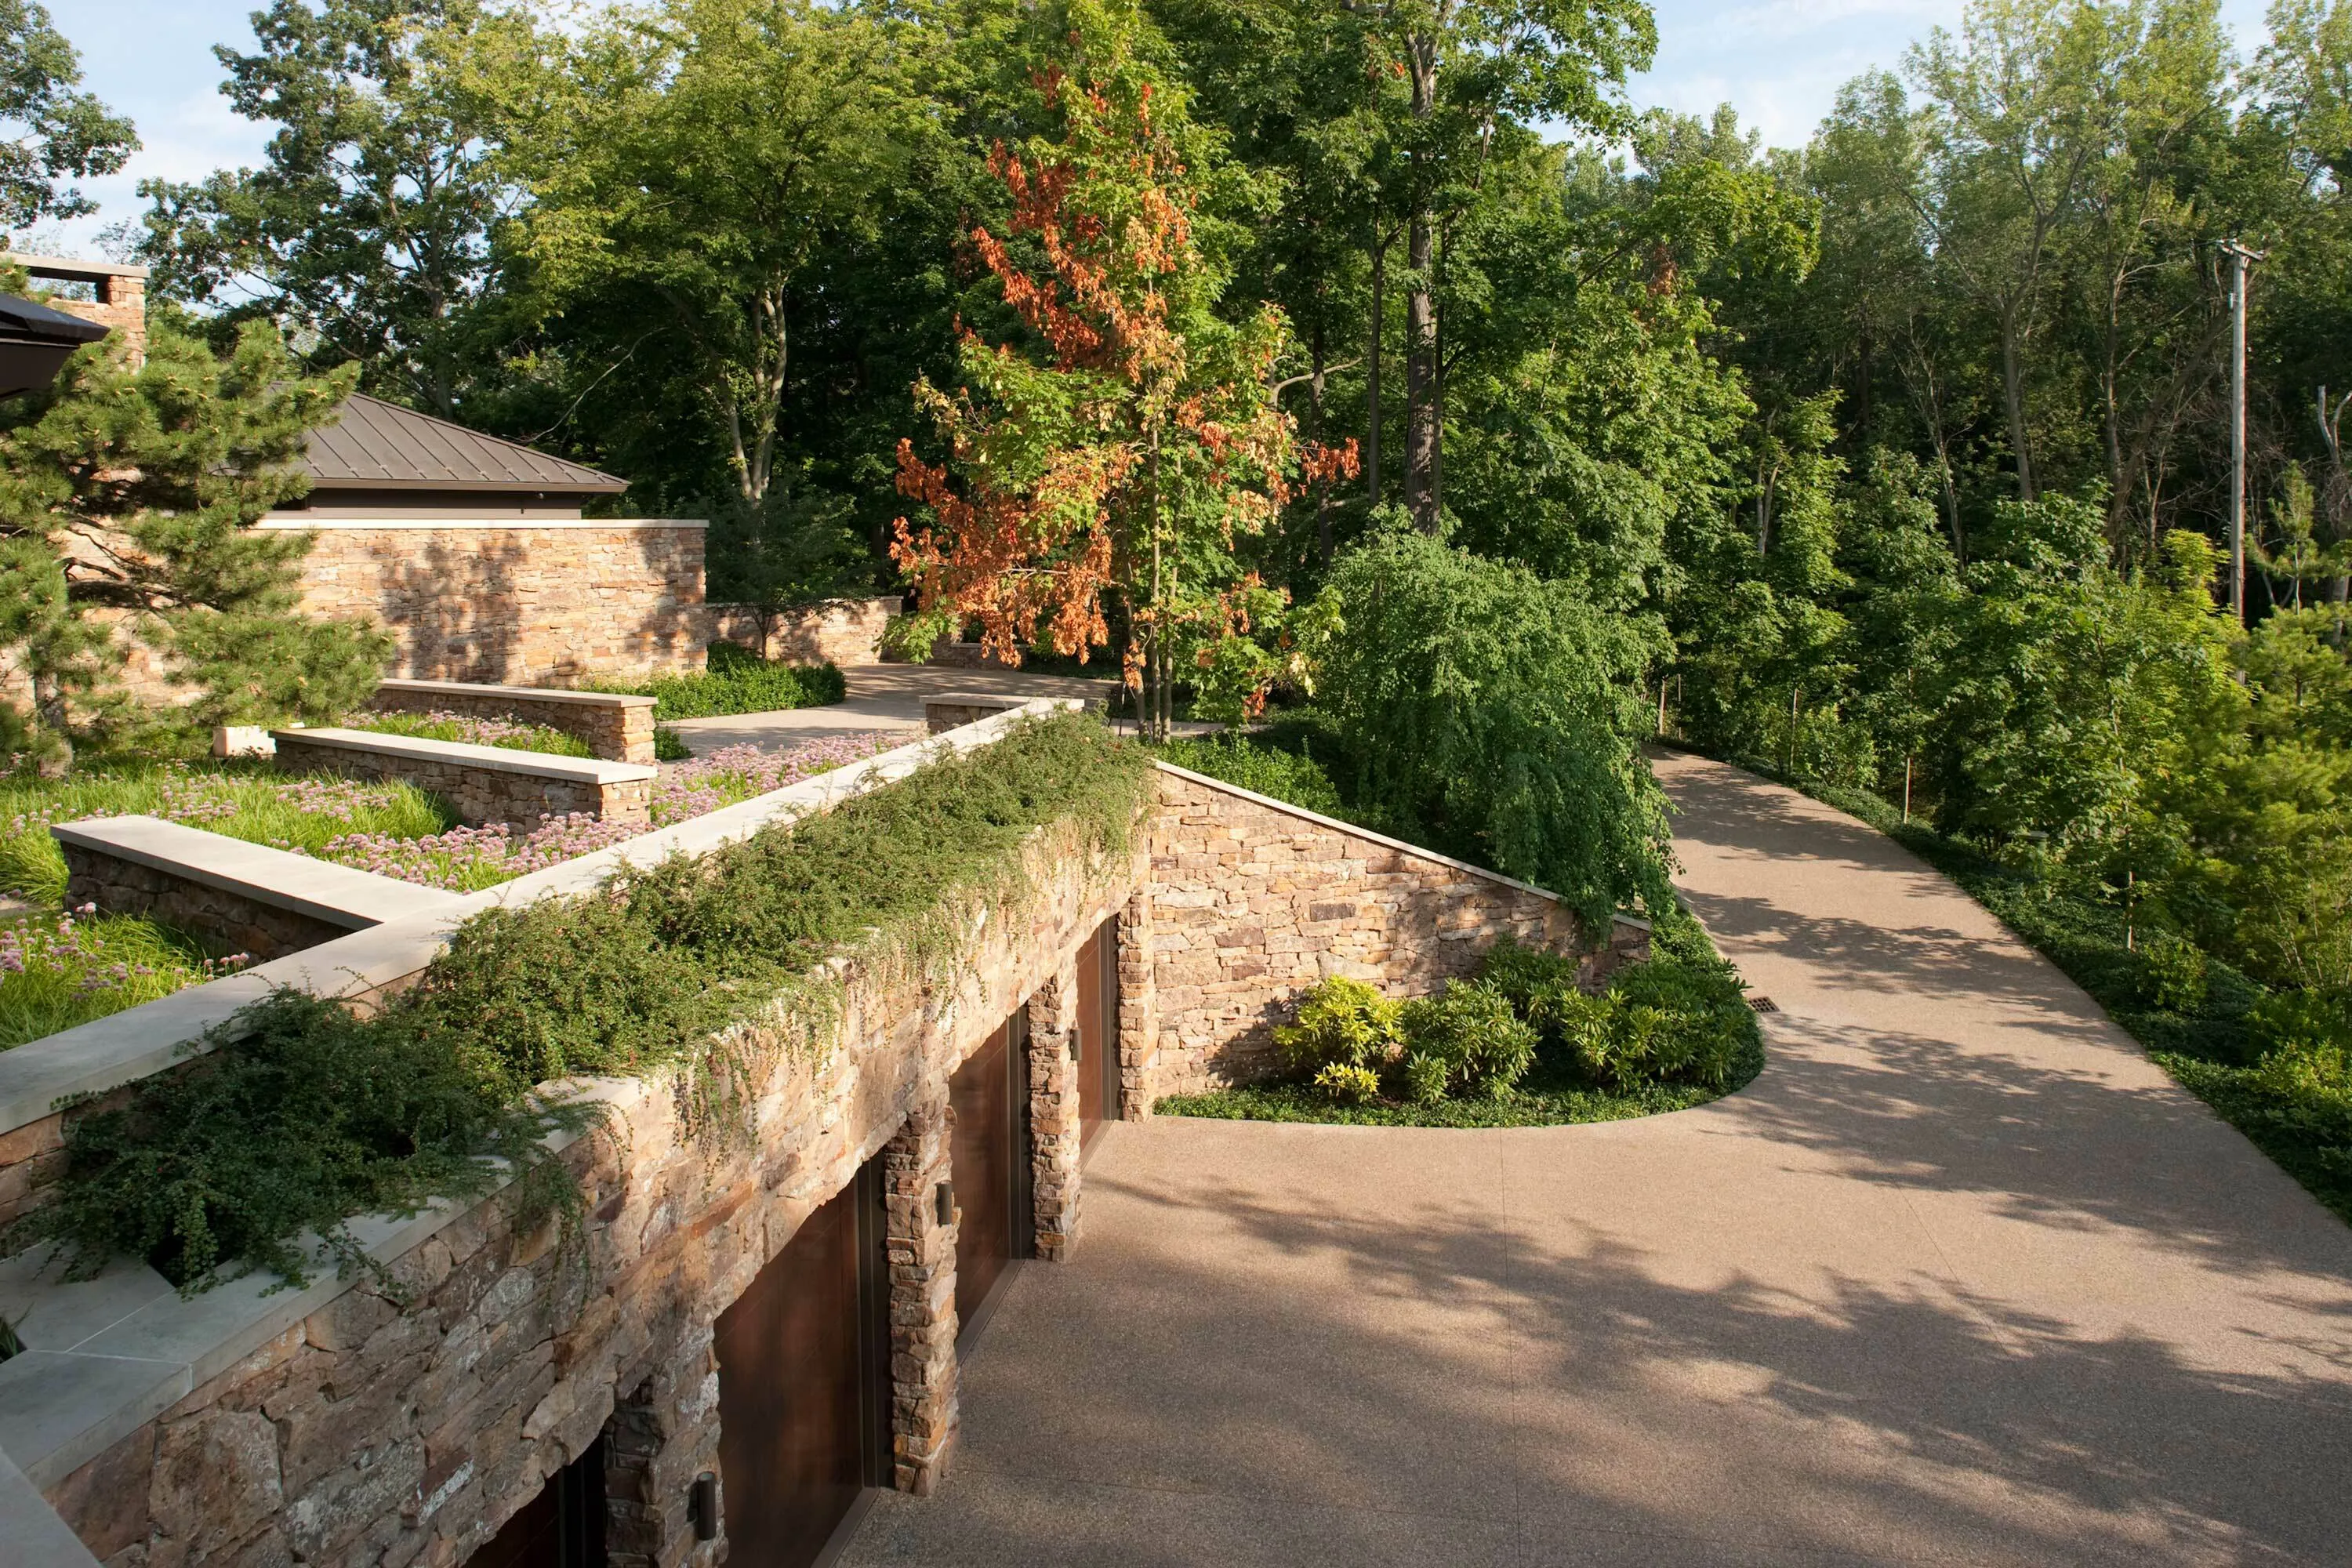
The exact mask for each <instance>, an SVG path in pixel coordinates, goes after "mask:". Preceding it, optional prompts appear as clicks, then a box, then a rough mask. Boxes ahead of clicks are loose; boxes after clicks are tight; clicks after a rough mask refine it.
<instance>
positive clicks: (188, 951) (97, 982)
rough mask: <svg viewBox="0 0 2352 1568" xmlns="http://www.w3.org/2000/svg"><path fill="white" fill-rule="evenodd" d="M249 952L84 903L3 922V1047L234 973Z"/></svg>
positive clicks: (0, 940)
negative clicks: (225, 949)
mask: <svg viewBox="0 0 2352 1568" xmlns="http://www.w3.org/2000/svg"><path fill="white" fill-rule="evenodd" d="M250 962H251V956H250V955H249V954H247V953H242V952H235V953H229V954H226V955H225V956H217V957H216V956H214V955H212V954H209V953H206V952H205V951H204V949H203V948H202V947H200V946H199V945H198V944H197V943H196V942H194V941H193V940H192V939H190V938H188V937H185V936H183V935H182V934H180V933H179V932H177V931H173V930H171V929H170V928H169V927H166V926H163V925H159V924H157V923H156V922H154V921H148V920H142V919H139V918H136V917H134V916H127V915H101V914H100V913H99V912H98V906H96V905H95V904H83V905H81V906H80V907H79V908H78V909H74V910H68V911H67V912H66V913H64V914H62V915H58V916H57V917H56V918H55V919H52V920H38V921H36V920H25V921H18V922H17V923H16V924H15V925H12V926H7V927H5V928H0V1050H5V1049H7V1048H8V1047H12V1046H21V1045H23V1044H24V1043H25V1042H26V1041H27V1040H37V1039H40V1038H42V1037H45V1036H48V1035H54V1034H56V1033H57V1032H58V1030H60V1029H70V1028H72V1027H74V1026H76V1025H79V1024H87V1023H89V1021H90V1020H91V1019H93V1018H103V1017H105V1016H107V1015H108V1014H110V1013H120V1012H121V1011H122V1010H123V1009H124V1008H126V1007H136V1006H138V1005H140V1004H142V1003H143V1002H153V1001H156V1000H158V999H159V998H162V997H164V996H169V995H170V994H172V993H173V992H174V991H177V990H180V989H181V988H182V987H184V986H188V985H201V984H204V983H205V981H207V980H217V979H220V978H221V977H222V976H223V975H227V974H234V973H236V972H237V971H238V970H240V969H242V968H244V967H245V965H246V964H247V963H250Z"/></svg>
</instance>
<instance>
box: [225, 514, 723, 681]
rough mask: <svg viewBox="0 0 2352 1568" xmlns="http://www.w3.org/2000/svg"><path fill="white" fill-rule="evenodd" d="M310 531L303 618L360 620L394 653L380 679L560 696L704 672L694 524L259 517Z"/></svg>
mask: <svg viewBox="0 0 2352 1568" xmlns="http://www.w3.org/2000/svg"><path fill="white" fill-rule="evenodd" d="M256 526H257V527H261V528H272V529H277V528H284V529H300V528H309V529H313V530H315V531H317V535H318V542H317V543H316V544H315V545H313V546H312V548H311V551H310V556H309V558H308V559H307V560H306V561H305V562H304V563H303V566H302V607H303V608H304V609H305V610H307V611H308V612H310V614H312V615H314V616H323V617H325V618H328V619H349V618H351V617H353V616H373V617H374V619H375V620H376V621H377V622H378V623H379V624H380V625H382V626H385V627H386V628H388V629H389V630H391V631H392V632H393V633H394V635H395V636H396V637H398V638H399V639H400V647H399V651H398V653H397V654H396V655H395V656H394V658H393V661H392V665H391V667H390V668H387V669H386V670H385V671H384V673H385V674H387V675H394V676H404V677H407V678H410V679H420V680H481V681H497V682H501V683H504V684H507V685H510V686H568V685H570V684H572V682H574V681H577V680H580V679H584V678H586V677H589V676H592V675H595V676H604V675H610V676H640V675H659V674H666V673H669V672H672V671H677V670H688V669H699V668H702V658H703V653H702V650H703V646H704V645H705V644H706V643H708V642H709V640H710V635H711V634H710V629H709V608H708V607H707V606H706V605H704V604H703V602H702V564H703V562H702V548H703V531H704V528H705V525H704V524H702V523H699V522H679V521H578V522H574V521H561V520H551V521H543V522H529V523H518V522H512V521H495V522H494V521H480V522H475V521H464V520H443V519H432V520H416V521H407V520H378V519H370V518H297V517H283V518H268V519H265V520H264V521H261V522H260V523H258V524H257V525H256Z"/></svg>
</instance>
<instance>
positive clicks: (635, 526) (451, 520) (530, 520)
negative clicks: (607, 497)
mask: <svg viewBox="0 0 2352 1568" xmlns="http://www.w3.org/2000/svg"><path fill="white" fill-rule="evenodd" d="M253 526H254V527H256V528H275V529H305V528H315V529H320V530H326V529H335V530H343V529H360V530H367V529H385V528H394V529H426V530H430V529H436V528H440V529H453V530H455V529H499V528H504V529H512V530H514V531H518V532H530V531H538V530H543V529H551V528H555V529H582V528H589V529H602V530H604V531H605V532H607V533H629V532H635V531H641V530H646V529H664V528H697V529H700V528H709V526H710V524H709V521H707V520H706V519H702V518H693V517H323V516H322V517H313V516H310V515H309V514H308V513H305V512H299V511H276V512H271V513H270V514H269V515H268V516H267V517H264V518H262V519H261V520H260V521H257V522H256V523H254V524H253Z"/></svg>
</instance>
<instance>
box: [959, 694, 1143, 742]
mask: <svg viewBox="0 0 2352 1568" xmlns="http://www.w3.org/2000/svg"><path fill="white" fill-rule="evenodd" d="M1028 700H1029V699H1028V698H1026V697H1014V696H1012V695H1010V694H1008V693H1005V692H998V691H937V692H933V693H931V694H930V695H929V696H928V697H926V698H924V699H923V727H924V728H925V729H927V730H928V731H930V732H931V733H932V734H934V735H943V734H945V733H947V731H950V730H954V729H960V728H961V727H962V726H963V725H966V724H976V723H978V722H979V721H981V720H982V719H991V718H993V717H995V716H996V715H997V714H999V713H1010V712H1012V711H1013V710H1014V709H1015V708H1018V707H1020V706H1021V705H1022V704H1023V703H1024V702H1026V701H1028ZM1087 707H1089V708H1091V709H1094V710H1096V711H1097V712H1099V711H1100V710H1101V709H1102V704H1101V703H1100V702H1093V701H1090V702H1088V703H1087Z"/></svg>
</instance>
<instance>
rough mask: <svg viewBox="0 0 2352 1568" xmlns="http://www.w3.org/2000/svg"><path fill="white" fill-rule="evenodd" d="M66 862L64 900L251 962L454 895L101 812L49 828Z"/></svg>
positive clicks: (423, 909) (447, 901) (436, 906)
mask: <svg viewBox="0 0 2352 1568" xmlns="http://www.w3.org/2000/svg"><path fill="white" fill-rule="evenodd" d="M49 833H50V835H51V837H55V838H56V839H57V841H58V848H59V849H60V850H62V851H63V852H64V854H65V858H66V902H67V903H68V905H70V906H76V907H78V906H79V905H82V904H85V903H89V904H96V905H97V906H98V909H99V912H100V913H101V914H110V915H148V916H152V917H153V918H154V919H157V920H160V921H163V922H165V923H166V924H168V925H173V926H176V927H178V928H179V929H181V930H182V931H191V932H194V933H195V934H197V935H200V936H206V937H211V938H214V939H215V940H216V941H218V942H225V943H226V944H227V945H228V947H229V948H231V949H234V950H236V951H237V952H244V953H246V954H247V955H249V956H250V957H253V958H256V959H263V960H267V959H272V958H279V957H283V956H284V955H286V954H287V953H289V952H301V951H302V950H303V949H304V948H309V947H316V946H317V945H319V944H320V942H332V941H334V940H335V939H336V938H337V937H341V936H348V935H349V934H351V933H352V931H364V930H366V929H367V928H368V927H370V926H377V925H382V924H383V922H384V921H389V920H397V919H400V918H401V917H402V916H404V915H415V914H423V913H427V912H430V911H433V910H443V909H447V908H449V907H450V906H452V905H454V904H455V903H456V902H457V895H456V894H454V893H447V892H444V891H442V890H441V889H438V888H420V887H418V886H417V885H416V884H415V883H413V882H402V881H396V880H394V879H392V878H390V877H379V876H377V875H375V874H374V873H373V872H372V871H360V870H354V869H353V868H351V867H349V866H338V865H336V864H335V863H334V862H333V861H331V860H319V859H314V858H311V857H310V856H307V855H293V854H289V853H288V852H287V851H285V850H283V849H272V848H270V847H268V846H267V845H263V844H247V843H246V842H245V841H244V840H242V839H238V838H231V837H226V835H223V834H218V833H207V832H205V830H204V829H203V828H201V827H188V826H183V825H182V824H180V823H176V822H166V821H164V820H163V819H162V818H161V817H154V816H108V817H99V818H96V819H94V820H91V821H88V822H68V823H59V824H58V825H56V826H52V827H51V828H50V829H49Z"/></svg>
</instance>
